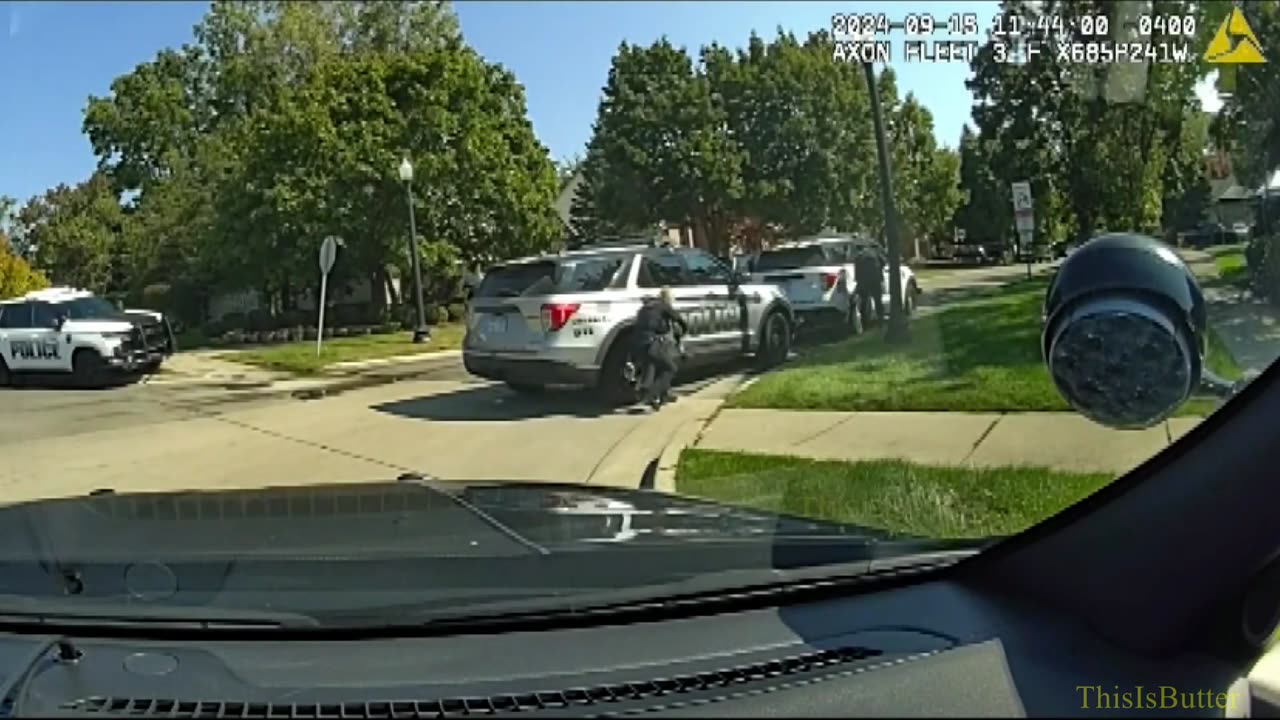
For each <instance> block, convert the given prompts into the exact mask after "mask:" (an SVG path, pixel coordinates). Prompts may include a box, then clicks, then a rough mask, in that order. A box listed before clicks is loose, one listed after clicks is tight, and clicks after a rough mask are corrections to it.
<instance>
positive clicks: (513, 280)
mask: <svg viewBox="0 0 1280 720" xmlns="http://www.w3.org/2000/svg"><path fill="white" fill-rule="evenodd" d="M559 272H560V267H559V266H558V265H557V264H556V263H555V262H554V261H552V260H542V261H538V262H530V263H519V264H517V265H502V266H500V267H496V268H493V269H492V270H490V271H489V272H487V273H485V276H484V280H482V281H481V282H480V287H478V288H476V297H485V298H501V297H519V296H521V295H536V294H538V291H539V289H540V288H546V291H550V290H554V289H555V281H556V275H557V274H558V273H559ZM531 291H532V292H531Z"/></svg>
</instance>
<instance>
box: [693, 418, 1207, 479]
mask: <svg viewBox="0 0 1280 720" xmlns="http://www.w3.org/2000/svg"><path fill="white" fill-rule="evenodd" d="M1199 422H1200V418H1174V419H1171V420H1169V421H1167V422H1165V423H1163V424H1161V425H1158V426H1156V427H1154V428H1150V429H1148V430H1135V431H1117V430H1112V429H1109V428H1105V427H1102V426H1101V425H1097V424H1095V423H1093V422H1091V421H1089V420H1087V419H1086V418H1084V417H1082V416H1080V415H1077V414H1074V413H950V412H937V413H929V412H826V411H816V410H759V409H724V410H721V411H720V412H719V413H718V414H717V415H716V416H715V418H714V419H713V420H712V421H711V422H710V423H708V424H707V425H706V426H705V427H704V428H702V431H701V433H700V435H699V436H698V438H697V440H696V441H695V442H694V443H693V444H692V447H695V448H700V449H705V450H728V451H736V452H750V453H758V454H765V455H790V456H796V457H806V458H814V459H822V460H845V461H857V460H885V459H902V460H910V461H912V462H918V463H924V464H932V465H969V466H977V467H1001V466H1010V465H1024V466H1025V465H1034V466H1039V467H1048V468H1052V469H1055V470H1064V471H1074V472H1103V473H1117V474H1118V473H1123V472H1126V471H1128V470H1130V469H1132V468H1134V467H1136V466H1137V465H1139V464H1141V463H1142V462H1144V461H1146V460H1147V459H1148V458H1150V457H1151V456H1152V455H1154V454H1156V453H1157V452H1160V451H1161V450H1163V449H1164V448H1166V447H1168V446H1169V445H1170V444H1171V443H1172V442H1173V441H1174V440H1176V439H1178V438H1179V437H1181V436H1182V435H1183V434H1185V433H1186V432H1187V431H1189V430H1190V429H1191V428H1193V427H1195V425H1196V424H1197V423H1199Z"/></svg>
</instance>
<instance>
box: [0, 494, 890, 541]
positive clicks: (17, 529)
mask: <svg viewBox="0 0 1280 720" xmlns="http://www.w3.org/2000/svg"><path fill="white" fill-rule="evenodd" d="M27 528H36V529H37V531H38V534H39V535H40V537H41V544H42V546H43V549H44V550H45V551H47V552H50V553H52V554H54V555H56V556H58V557H62V558H77V559H90V560H111V559H129V560H132V561H137V560H138V559H139V558H164V559H174V558H181V557H201V558H207V557H212V556H244V557H272V556H281V557H299V556H303V555H314V556H316V557H325V556H332V555H334V554H338V553H341V554H343V555H346V556H352V555H365V556H369V557H379V556H401V555H405V554H412V555H418V556H439V557H458V556H464V555H468V556H488V555H511V554H518V555H519V554H528V553H530V552H535V553H544V552H566V551H575V550H584V549H590V548H600V547H604V546H610V545H612V546H623V545H629V546H639V545H649V546H653V545H667V546H669V545H688V544H691V543H697V542H703V543H705V542H725V541H728V542H742V541H759V540H765V541H773V540H776V539H778V538H791V539H801V538H804V539H815V538H825V539H838V540H840V541H843V542H849V543H854V544H857V543H876V542H881V541H885V540H889V539H893V538H895V537H898V536H894V535H892V534H890V533H888V532H886V531H882V530H877V529H873V528H865V527H858V526H853V525H844V524H839V523H831V522H824V521H819V520H809V519H805V518H799V517H794V516H787V515H780V514H775V513H769V512H761V511H755V510H748V509H743V508H737V507H732V506H728V505H723V504H719V503H715V502H710V501H703V500H697V499H693V498H687V497H680V496H675V495H669V494H666V493H660V492H654V491H647V490H625V489H619V488H603V487H588V486H579V485H568V484H564V485H561V484H547V483H508V482H468V483H460V482H459V483H453V482H435V481H430V480H407V481H399V482H389V483H370V484H348V485H323V486H313V487H282V488H261V489H252V490H232V491H192V492H172V493H134V494H116V493H113V492H110V491H102V492H99V493H96V494H91V495H90V496H87V497H73V498H54V499H48V500H39V501H34V502H28V503H19V504H14V505H10V506H6V507H3V508H0V558H4V559H15V558H23V557H29V556H30V553H29V539H30V535H29V534H27V533H26V529H27ZM158 537H162V538H164V540H163V542H160V543H157V542H156V539H157V538H158ZM533 548H538V550H533Z"/></svg>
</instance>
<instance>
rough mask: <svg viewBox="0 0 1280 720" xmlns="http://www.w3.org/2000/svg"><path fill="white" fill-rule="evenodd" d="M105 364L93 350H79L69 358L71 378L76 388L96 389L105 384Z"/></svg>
mask: <svg viewBox="0 0 1280 720" xmlns="http://www.w3.org/2000/svg"><path fill="white" fill-rule="evenodd" d="M105 375H106V363H105V362H103V360H102V356H101V355H99V354H98V353H97V352H96V351H94V350H89V349H87V348H81V349H79V350H77V351H76V352H75V354H74V355H72V356H71V377H72V378H73V379H74V380H75V384H76V386H77V387H81V388H98V387H102V386H103V385H104V384H105Z"/></svg>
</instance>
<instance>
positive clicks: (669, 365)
mask: <svg viewBox="0 0 1280 720" xmlns="http://www.w3.org/2000/svg"><path fill="white" fill-rule="evenodd" d="M677 329H678V330H679V333H680V335H682V336H683V335H685V334H686V333H688V332H689V326H688V324H687V323H685V321H684V318H682V317H680V313H678V312H676V309H675V307H673V303H672V299H671V289H670V288H665V287H664V288H662V290H661V291H659V293H658V297H656V298H647V299H645V301H644V304H643V305H641V306H640V310H639V311H637V312H636V322H635V330H634V334H633V335H632V337H633V338H634V341H635V347H634V350H633V353H634V357H636V358H637V359H638V360H639V361H640V362H639V364H638V365H639V367H638V368H637V369H639V370H640V371H641V376H642V377H643V378H644V380H643V381H642V383H641V388H642V391H643V394H644V397H643V398H642V399H643V400H644V402H647V403H648V404H649V405H652V406H653V409H654V410H657V409H658V408H660V407H662V404H663V403H666V402H671V400H672V397H671V381H672V380H673V379H674V378H675V375H676V360H677V358H678V357H679V349H678V347H677V345H676V338H675V335H674V333H675V331H676V330H677Z"/></svg>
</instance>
